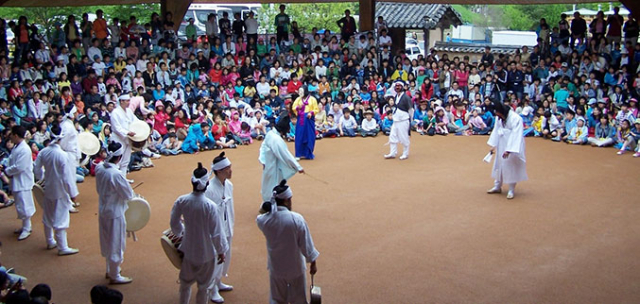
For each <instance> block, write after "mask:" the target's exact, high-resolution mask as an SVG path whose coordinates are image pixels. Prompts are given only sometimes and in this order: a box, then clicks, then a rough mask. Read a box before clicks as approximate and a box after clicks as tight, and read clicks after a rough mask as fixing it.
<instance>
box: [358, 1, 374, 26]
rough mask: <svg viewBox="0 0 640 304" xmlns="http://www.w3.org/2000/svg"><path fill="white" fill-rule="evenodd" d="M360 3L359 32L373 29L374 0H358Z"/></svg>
mask: <svg viewBox="0 0 640 304" xmlns="http://www.w3.org/2000/svg"><path fill="white" fill-rule="evenodd" d="M358 2H359V4H360V27H359V31H360V32H366V31H373V30H374V29H375V27H374V25H375V18H376V0H359V1H358Z"/></svg>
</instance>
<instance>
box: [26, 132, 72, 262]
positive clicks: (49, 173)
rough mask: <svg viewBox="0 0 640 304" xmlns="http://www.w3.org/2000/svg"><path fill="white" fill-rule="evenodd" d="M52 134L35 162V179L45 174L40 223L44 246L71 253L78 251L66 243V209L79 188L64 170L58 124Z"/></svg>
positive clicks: (64, 155)
mask: <svg viewBox="0 0 640 304" xmlns="http://www.w3.org/2000/svg"><path fill="white" fill-rule="evenodd" d="M51 137H52V140H51V143H50V144H49V146H47V147H46V148H44V149H42V151H40V153H38V157H37V158H36V162H35V165H34V173H35V177H36V180H39V181H42V180H43V177H44V204H43V209H44V213H43V215H42V223H43V224H44V234H45V238H46V240H47V249H53V248H56V247H57V248H58V255H71V254H76V253H78V252H79V250H78V249H75V248H70V247H69V246H68V244H67V229H68V228H69V210H70V209H71V207H72V206H71V200H70V198H72V199H75V197H76V196H78V190H77V188H74V187H73V185H74V184H75V183H76V181H75V179H73V180H71V179H70V176H69V174H67V171H66V170H68V169H67V166H68V165H69V161H68V160H69V158H68V156H67V153H66V152H64V151H63V150H62V148H60V145H59V144H58V142H59V141H60V139H61V138H62V137H64V134H63V133H62V131H61V129H60V126H58V125H53V126H52V127H51ZM74 189H76V190H75V191H74ZM54 231H55V239H54Z"/></svg>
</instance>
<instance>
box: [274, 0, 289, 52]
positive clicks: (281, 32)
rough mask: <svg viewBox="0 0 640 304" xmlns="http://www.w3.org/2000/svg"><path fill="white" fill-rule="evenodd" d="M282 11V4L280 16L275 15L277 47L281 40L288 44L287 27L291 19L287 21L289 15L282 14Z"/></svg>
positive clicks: (283, 7) (282, 5)
mask: <svg viewBox="0 0 640 304" xmlns="http://www.w3.org/2000/svg"><path fill="white" fill-rule="evenodd" d="M284 9H285V6H284V4H281V5H280V14H278V15H276V21H275V26H276V39H277V41H278V45H279V44H280V43H281V42H282V40H284V41H287V42H289V26H290V24H291V19H289V15H287V14H285V13H284Z"/></svg>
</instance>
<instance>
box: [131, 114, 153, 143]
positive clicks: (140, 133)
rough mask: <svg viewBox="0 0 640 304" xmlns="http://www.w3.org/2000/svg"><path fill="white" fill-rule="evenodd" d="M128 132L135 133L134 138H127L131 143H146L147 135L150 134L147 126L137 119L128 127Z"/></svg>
mask: <svg viewBox="0 0 640 304" xmlns="http://www.w3.org/2000/svg"><path fill="white" fill-rule="evenodd" d="M129 131H131V132H133V133H136V135H134V136H129V139H131V140H133V141H146V140H147V138H149V134H151V128H149V125H148V124H147V123H146V122H144V121H142V120H138V119H136V120H135V121H134V122H132V123H131V124H130V125H129Z"/></svg>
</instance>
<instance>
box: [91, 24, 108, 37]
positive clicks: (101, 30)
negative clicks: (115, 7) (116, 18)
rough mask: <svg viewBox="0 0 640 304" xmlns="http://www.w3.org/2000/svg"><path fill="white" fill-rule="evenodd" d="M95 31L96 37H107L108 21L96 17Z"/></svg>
mask: <svg viewBox="0 0 640 304" xmlns="http://www.w3.org/2000/svg"><path fill="white" fill-rule="evenodd" d="M93 31H94V32H95V33H96V38H98V39H104V38H107V33H108V32H107V21H106V20H104V19H96V21H94V22H93Z"/></svg>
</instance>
